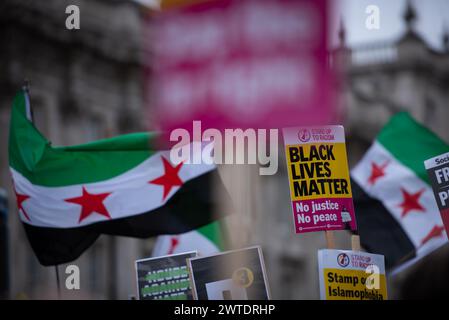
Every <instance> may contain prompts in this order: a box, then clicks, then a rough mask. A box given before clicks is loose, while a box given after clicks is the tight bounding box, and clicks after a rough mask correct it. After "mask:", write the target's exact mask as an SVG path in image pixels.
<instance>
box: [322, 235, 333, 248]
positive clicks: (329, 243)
mask: <svg viewBox="0 0 449 320" xmlns="http://www.w3.org/2000/svg"><path fill="white" fill-rule="evenodd" d="M324 234H325V236H326V246H327V248H328V249H335V235H334V231H324Z"/></svg>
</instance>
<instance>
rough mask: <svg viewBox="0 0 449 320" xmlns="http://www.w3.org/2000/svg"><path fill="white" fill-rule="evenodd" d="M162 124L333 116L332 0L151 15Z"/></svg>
mask: <svg viewBox="0 0 449 320" xmlns="http://www.w3.org/2000/svg"><path fill="white" fill-rule="evenodd" d="M151 27H152V33H153V37H152V41H149V45H151V46H152V47H151V52H152V70H151V77H150V79H151V82H150V83H149V88H151V92H152V97H151V102H152V104H151V107H153V108H155V109H153V110H155V111H156V114H155V115H154V114H153V116H155V117H156V121H155V122H156V123H157V124H158V125H159V126H160V129H163V130H165V131H168V132H171V131H172V130H173V129H176V128H185V129H187V130H189V131H192V120H201V121H202V123H201V126H202V128H203V129H207V128H217V129H224V128H281V127H284V126H292V125H295V126H297V125H308V124H314V125H318V124H326V123H329V121H331V119H333V117H334V100H335V99H334V98H333V97H332V94H331V92H332V90H331V89H330V85H331V83H332V81H333V77H334V76H333V75H332V74H331V72H330V70H329V69H328V66H327V49H326V42H327V36H328V31H327V28H328V2H327V1H326V0H315V1H307V0H265V1H258V0H245V1H243V0H236V1H232V0H224V1H211V2H206V3H201V4H196V5H192V6H189V7H184V8H181V9H177V10H171V11H167V12H162V13H160V14H158V15H157V16H156V17H154V19H153V20H152V23H151Z"/></svg>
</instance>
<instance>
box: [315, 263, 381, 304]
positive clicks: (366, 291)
mask: <svg viewBox="0 0 449 320" xmlns="http://www.w3.org/2000/svg"><path fill="white" fill-rule="evenodd" d="M323 272H324V285H325V287H324V290H325V297H326V300H387V299H388V297H387V283H386V278H385V275H384V274H368V273H366V272H365V271H364V270H354V269H352V270H351V269H349V270H342V269H324V270H323ZM376 277H378V283H376V281H377V280H374V279H375V278H376ZM376 287H377V288H376Z"/></svg>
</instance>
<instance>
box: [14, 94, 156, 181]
mask: <svg viewBox="0 0 449 320" xmlns="http://www.w3.org/2000/svg"><path fill="white" fill-rule="evenodd" d="M156 136H157V135H156V134H154V133H134V134H128V135H122V136H118V137H114V138H110V139H104V140H99V141H95V142H91V143H87V144H82V145H77V146H70V147H52V146H51V143H50V142H49V141H48V140H47V139H46V138H45V137H44V136H43V135H42V134H41V133H40V132H39V131H38V130H37V129H36V127H35V126H34V125H33V123H31V122H30V121H29V120H28V119H27V118H26V113H25V95H24V93H23V92H20V93H18V94H17V95H16V97H15V98H14V103H13V107H12V110H11V123H10V133H9V163H10V166H11V167H12V168H14V169H15V170H17V171H18V172H20V173H21V174H22V175H24V176H25V177H26V178H27V179H28V180H30V181H31V182H32V183H33V184H36V185H40V186H46V187H59V186H68V185H75V184H84V183H92V182H97V181H103V180H107V179H111V178H113V177H115V176H118V175H120V174H122V173H124V172H126V171H128V170H130V169H132V168H134V167H136V166H137V165H139V164H140V163H142V162H143V161H145V160H146V159H148V158H149V157H150V156H151V155H152V154H154V153H155V151H154V150H151V147H152V145H154V141H155V138H156Z"/></svg>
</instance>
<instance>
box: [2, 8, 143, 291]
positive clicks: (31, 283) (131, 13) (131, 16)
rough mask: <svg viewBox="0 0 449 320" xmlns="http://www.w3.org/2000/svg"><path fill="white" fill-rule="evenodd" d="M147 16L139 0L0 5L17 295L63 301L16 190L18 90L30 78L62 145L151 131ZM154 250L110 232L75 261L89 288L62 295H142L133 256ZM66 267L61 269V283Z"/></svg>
mask: <svg viewBox="0 0 449 320" xmlns="http://www.w3.org/2000/svg"><path fill="white" fill-rule="evenodd" d="M72 4H74V5H77V6H78V7H79V8H80V12H81V14H80V18H81V19H80V26H81V28H80V29H79V30H68V29H67V28H66V24H65V22H66V18H67V17H68V14H66V7H67V6H69V5H72ZM144 14H145V12H144V10H143V8H142V6H141V5H139V4H137V3H136V2H134V1H118V0H108V1H100V0H94V1H91V0H47V1H30V0H13V1H9V0H6V1H2V2H1V4H0V34H1V38H0V39H1V43H2V44H1V46H0V61H1V67H2V68H1V75H0V133H1V135H0V136H1V140H0V145H1V152H0V168H1V175H0V186H1V187H3V188H5V189H6V190H7V191H8V194H9V195H10V197H9V198H10V201H9V204H10V212H9V231H10V239H9V244H10V286H11V294H10V297H11V298H17V297H19V298H47V297H48V298H56V295H55V293H56V292H57V291H56V275H55V270H54V268H48V267H47V268H45V267H42V266H40V264H39V263H38V261H37V259H36V258H35V256H34V254H33V252H32V250H31V248H30V246H29V244H28V241H27V239H26V236H25V234H24V232H23V227H22V226H21V224H20V221H19V218H18V215H17V208H16V206H15V199H14V196H13V195H14V192H13V191H12V189H11V184H10V176H9V172H8V152H7V146H8V127H9V112H10V107H11V102H12V99H13V96H14V94H15V93H16V92H17V91H18V89H20V88H21V86H22V85H23V83H24V80H25V79H27V80H29V83H30V92H31V103H32V106H33V111H34V118H35V123H36V125H37V127H38V128H39V129H40V130H41V131H42V132H43V134H44V135H45V136H46V137H48V139H49V140H51V141H52V143H53V144H54V145H70V144H77V143H84V142H87V141H91V140H96V139H101V138H105V137H108V136H112V135H116V134H120V133H127V132H136V131H142V130H144V128H145V126H146V124H145V119H144V117H143V116H142V113H143V110H142V109H143V86H142V83H143V81H142V50H141V24H140V22H141V20H142V16H143V15H144ZM146 247H148V249H146ZM149 248H151V241H147V242H143V241H137V240H134V239H128V238H118V237H106V236H103V237H101V238H100V239H99V240H98V241H97V242H96V243H95V245H94V246H93V247H92V248H91V249H89V250H88V252H86V253H85V254H83V255H82V257H81V258H80V259H78V260H77V261H75V262H74V263H75V264H76V265H78V266H79V267H80V270H81V289H82V290H79V291H67V290H63V297H67V298H72V297H73V298H81V297H84V298H89V297H90V298H122V299H123V298H124V299H126V298H127V297H128V294H135V288H134V283H135V280H134V279H135V275H134V264H133V260H134V259H135V258H136V257H141V256H142V255H148V254H149V252H150V251H149ZM122 261H123V262H122ZM64 270H65V266H60V267H59V273H60V278H61V281H62V286H64V279H65V274H64ZM130 284H131V285H130Z"/></svg>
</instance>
